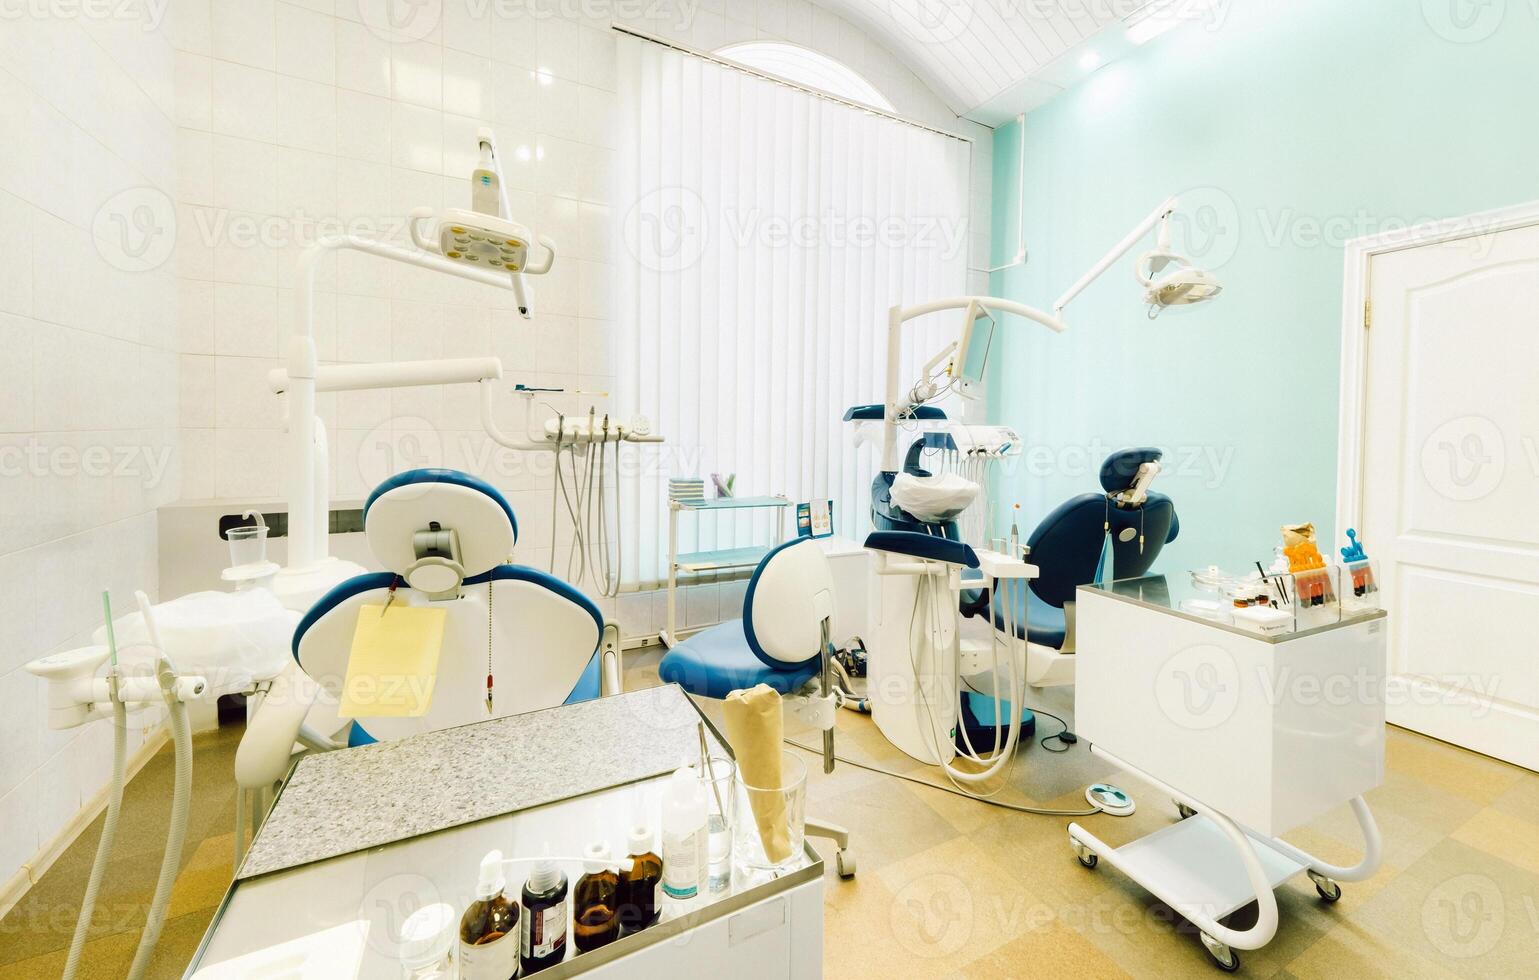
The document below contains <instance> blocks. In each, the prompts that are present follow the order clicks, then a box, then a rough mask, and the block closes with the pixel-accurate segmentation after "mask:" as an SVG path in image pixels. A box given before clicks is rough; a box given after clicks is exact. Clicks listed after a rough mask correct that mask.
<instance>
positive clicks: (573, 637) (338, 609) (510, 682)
mask: <svg viewBox="0 0 1539 980" xmlns="http://www.w3.org/2000/svg"><path fill="white" fill-rule="evenodd" d="M363 512H364V533H365V535H366V536H367V537H368V541H369V548H370V550H371V551H373V552H374V555H375V557H376V558H377V559H378V560H379V562H380V564H382V565H384V566H385V568H386V569H387V571H383V572H368V573H365V574H363V575H356V576H354V577H352V578H350V579H347V580H346V581H344V582H342V583H340V584H338V585H337V586H335V587H334V588H332V589H331V590H330V591H329V592H327V593H326V594H325V595H324V596H322V597H321V598H320V599H319V600H318V601H317V602H316V603H315V605H313V606H312V607H311V608H310V609H309V611H308V612H306V614H305V615H304V617H303V618H302V619H301V620H300V622H299V625H298V627H297V628H296V629H295V631H294V637H293V644H292V646H293V652H294V669H293V670H291V671H289V672H287V673H286V674H284V675H280V677H279V678H278V679H277V680H275V681H274V683H273V688H272V690H271V691H269V693H268V696H267V698H266V699H265V700H264V701H263V703H262V704H261V706H260V707H259V708H258V709H257V710H256V712H255V714H254V716H253V717H252V719H251V721H250V723H249V724H248V726H247V735H246V737H245V738H243V739H242V741H241V745H240V749H239V750H238V751H237V754H236V778H237V781H238V782H239V783H240V785H241V786H242V787H243V788H260V787H264V786H271V785H272V784H273V783H274V782H276V781H277V780H279V779H281V778H282V777H283V774H284V773H285V772H286V770H287V767H288V763H289V755H290V750H291V748H292V746H293V744H294V743H295V741H299V742H301V743H303V744H305V745H306V746H308V747H311V748H318V749H325V748H335V747H340V745H342V744H345V745H347V746H355V745H362V744H367V743H369V742H373V741H377V740H385V739H393V738H402V737H405V736H407V735H413V734H417V733H420V732H428V731H436V730H439V729H443V728H450V727H454V726H457V725H464V724H469V723H471V722H476V721H484V720H486V719H488V718H495V717H502V716H505V715H511V714H518V713H521V712H525V711H532V710H535V709H538V708H547V707H553V706H555V705H559V704H570V703H573V702H577V701H586V700H591V699H593V698H597V697H599V696H601V695H602V694H607V693H616V692H617V690H618V682H619V678H618V673H617V665H618V657H617V650H618V643H617V640H618V636H617V632H618V631H617V630H615V628H614V627H613V626H608V627H606V625H605V623H604V618H603V615H602V614H601V613H600V612H599V609H598V607H597V606H595V605H594V604H593V602H592V601H591V600H590V599H588V597H587V596H585V595H583V594H582V593H581V592H580V591H578V590H577V589H575V588H573V587H572V586H571V585H569V584H567V583H566V582H563V581H561V580H559V579H556V578H553V577H551V576H550V575H547V574H545V573H544V572H541V571H538V570H536V569H533V568H528V567H525V566H523V565H515V564H510V563H508V561H507V558H508V556H509V554H510V553H511V552H512V551H513V546H514V543H515V541H516V540H517V536H518V524H517V521H516V519H515V517H514V515H513V509H512V508H511V507H510V506H509V505H508V502H507V500H506V499H505V498H504V497H503V496H502V494H501V493H499V492H498V491H497V489H496V488H494V487H493V486H491V485H490V484H489V483H486V482H485V481H484V480H480V479H478V478H476V477H474V476H471V475H470V474H467V473H462V472H460V471H458V470H450V469H417V470H410V471H408V472H405V473H400V474H397V475H395V476H392V477H390V478H389V479H388V480H386V481H384V482H383V483H381V484H380V485H379V486H378V487H376V488H375V490H374V492H373V493H371V494H370V495H369V497H368V500H367V502H366V503H365V504H364V509H363ZM387 603H389V604H393V605H400V604H405V605H408V606H428V605H431V606H434V607H435V608H441V609H443V610H445V612H446V613H447V615H446V617H445V626H444V633H443V642H442V648H441V652H440V656H439V662H438V671H437V678H436V681H435V684H434V687H433V691H432V698H431V702H430V704H429V706H428V709H427V711H426V712H425V713H424V714H422V715H421V716H419V717H412V718H406V717H386V716H381V717H366V718H357V719H353V720H352V721H351V722H350V723H348V722H345V721H343V720H335V721H333V720H330V719H328V720H327V722H325V727H326V728H328V729H330V730H328V731H320V732H317V731H313V730H310V729H309V728H308V726H305V727H304V730H302V726H304V722H305V720H306V715H307V713H308V712H309V709H310V707H311V704H312V702H313V701H314V700H315V699H316V698H317V696H318V695H319V694H320V693H321V692H324V693H326V694H328V695H330V696H331V698H333V699H334V698H335V697H336V696H337V695H338V694H339V692H340V690H341V687H342V683H343V680H344V678H345V677H346V676H347V667H348V660H349V655H350V651H351V648H352V641H353V634H354V630H355V629H356V627H357V623H358V617H359V616H360V615H362V614H365V610H364V607H365V606H369V605H372V606H376V607H378V606H384V605H386V604H387ZM374 614H375V615H379V613H378V612H375V613H374ZM488 673H490V675H491V678H490V681H491V684H492V686H491V688H490V690H489V689H488V683H489V678H488ZM489 694H490V697H491V704H490V705H488V695H489ZM312 718H313V716H312Z"/></svg>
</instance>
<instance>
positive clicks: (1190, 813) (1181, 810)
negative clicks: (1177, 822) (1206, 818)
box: [1175, 800, 1197, 820]
mask: <svg viewBox="0 0 1539 980" xmlns="http://www.w3.org/2000/svg"><path fill="white" fill-rule="evenodd" d="M1175 802H1176V813H1178V814H1180V816H1181V819H1182V820H1185V819H1186V818H1187V817H1195V816H1196V815H1197V811H1196V810H1193V809H1192V808H1191V807H1189V806H1187V805H1186V804H1185V803H1182V802H1181V801H1180V800H1177V801H1175Z"/></svg>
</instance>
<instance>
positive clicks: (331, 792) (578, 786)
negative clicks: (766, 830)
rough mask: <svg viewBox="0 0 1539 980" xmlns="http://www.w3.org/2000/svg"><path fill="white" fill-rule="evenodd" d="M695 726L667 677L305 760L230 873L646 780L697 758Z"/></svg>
mask: <svg viewBox="0 0 1539 980" xmlns="http://www.w3.org/2000/svg"><path fill="white" fill-rule="evenodd" d="M702 721H705V719H704V717H703V716H702V715H701V714H700V713H699V711H698V710H697V709H696V708H695V705H694V703H693V702H691V701H690V700H689V696H688V695H686V694H685V693H684V691H683V689H681V688H680V687H678V686H677V685H672V684H670V685H668V686H666V687H659V688H650V689H647V690H642V691H633V692H631V693H628V694H619V695H615V696H613V697H608V698H600V699H599V700H596V701H584V702H581V703H579V704H572V705H562V706H560V707H555V708H546V709H543V710H540V711H531V712H529V713H527V714H522V715H511V716H509V717H506V718H497V719H493V720H490V721H484V722H478V723H476V724H473V725H464V726H461V727H459V728H450V729H445V730H443V731H437V732H429V733H426V734H423V735H414V736H412V737H410V738H403V739H398V740H396V741H392V742H376V743H374V744H373V745H363V746H359V747H358V748H353V749H347V750H344V751H337V752H324V753H319V754H316V755H310V756H306V757H305V758H303V759H301V760H300V762H299V765H298V766H297V767H296V768H295V770H294V773H293V775H292V776H291V777H290V778H289V781H288V783H287V784H286V785H285V786H284V787H283V791H282V792H281V793H280V794H279V795H278V800H277V803H276V804H275V805H274V806H273V809H272V812H271V813H270V814H269V815H268V817H267V820H266V822H265V823H263V825H262V828H261V830H260V832H259V833H258V834H257V836H256V839H255V840H254V841H252V843H251V848H250V850H249V851H248V852H247V854H246V859H245V862H244V863H243V864H242V865H241V867H240V870H239V872H238V873H237V874H236V878H237V879H244V878H252V877H255V876H257V875H264V874H269V873H271V872H274V871H281V870H284V869H286V868H293V867H297V866H299V865H303V864H309V863H311V862H314V861H323V860H326V859H327V858H333V857H337V856H339V855H342V854H349V853H352V852H354V851H361V850H365V849H368V848H372V847H378V846H380V845H382V844H390V843H394V842H396V841H400V840H405V839H407V838H410V837H417V836H420V835H422V834H431V833H434V832H435V831H440V830H444V829H446V828H449V827H456V826H459V825H461V824H467V823H471V822H474V821H477V820H484V819H487V818H489V817H496V816H500V815H502V814H505V813H512V812H515V811H518V810H523V809H527V808H529V807H535V806H540V805H543V804H546V803H553V802H556V801H558V800H565V799H569V798H571V797H574V796H581V795H583V794H585V793H591V792H594V791H596V790H601V789H609V788H611V787H614V786H622V785H625V784H628V783H634V782H637V781H638V780H643V779H649V778H651V777H654V776H657V775H659V774H661V773H664V772H667V771H669V770H672V769H675V768H677V767H678V766H679V764H680V763H681V762H682V761H684V760H686V759H688V760H692V759H696V758H698V757H699V754H700V748H699V735H698V725H699V724H700V723H701V722H702ZM705 724H706V738H707V739H708V740H709V742H710V745H711V748H712V750H713V751H725V749H726V746H725V744H724V743H723V742H722V741H721V739H720V736H719V735H718V733H717V732H716V730H715V729H714V728H713V727H712V726H711V724H710V722H709V721H706V722H705Z"/></svg>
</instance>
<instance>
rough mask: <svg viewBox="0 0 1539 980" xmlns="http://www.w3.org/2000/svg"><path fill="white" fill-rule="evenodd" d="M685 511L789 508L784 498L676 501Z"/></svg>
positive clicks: (727, 498)
mask: <svg viewBox="0 0 1539 980" xmlns="http://www.w3.org/2000/svg"><path fill="white" fill-rule="evenodd" d="M674 503H676V504H678V505H679V506H680V507H683V508H685V509H687V510H748V509H750V508H753V507H789V506H791V501H790V500H789V499H787V498H785V497H711V498H708V499H706V500H676V501H674Z"/></svg>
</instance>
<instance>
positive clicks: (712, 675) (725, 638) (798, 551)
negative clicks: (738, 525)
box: [657, 538, 855, 878]
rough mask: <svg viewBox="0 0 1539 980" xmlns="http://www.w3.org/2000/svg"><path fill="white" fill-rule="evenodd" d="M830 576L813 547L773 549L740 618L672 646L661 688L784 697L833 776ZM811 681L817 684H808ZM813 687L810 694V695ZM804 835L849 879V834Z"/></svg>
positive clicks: (661, 670)
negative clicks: (826, 847)
mask: <svg viewBox="0 0 1539 980" xmlns="http://www.w3.org/2000/svg"><path fill="white" fill-rule="evenodd" d="M833 615H834V582H833V574H832V572H831V571H830V570H829V567H828V557H827V556H826V555H825V554H824V553H823V549H822V548H821V547H819V546H818V544H817V542H815V541H813V540H811V539H809V538H797V539H795V540H792V541H787V542H785V543H784V544H781V545H779V546H778V547H776V548H774V549H772V550H771V551H770V552H769V554H767V555H765V556H764V557H763V558H762V559H760V561H759V565H758V567H757V568H755V569H754V571H753V577H752V578H750V579H749V580H748V593H747V595H746V596H744V598H743V616H742V618H741V619H733V620H729V621H727V622H724V623H718V624H717V625H715V626H711V627H709V628H707V629H704V630H701V631H700V632H698V633H696V634H694V635H693V636H691V637H689V638H688V639H686V640H683V641H682V642H680V643H677V644H675V645H674V646H673V647H672V648H671V649H670V650H669V651H668V652H667V653H666V654H665V655H664V656H663V659H662V663H661V664H659V665H658V671H657V672H658V676H659V677H661V678H662V680H663V682H664V683H670V684H677V685H679V686H680V687H682V688H683V689H684V690H686V691H688V692H689V693H690V694H693V695H696V696H698V697H706V698H718V699H719V698H725V697H726V696H727V695H728V694H730V693H732V692H733V691H737V690H742V689H745V688H750V687H753V686H755V685H757V684H767V685H769V686H770V687H772V688H774V689H775V690H776V691H778V692H780V694H781V696H782V697H783V698H784V699H785V701H784V702H783V707H784V710H785V712H786V714H787V715H788V717H789V718H790V719H792V720H798V721H801V722H803V723H805V724H810V725H812V726H815V727H817V728H819V729H821V730H822V732H823V771H824V772H833V771H834V715H835V711H836V701H835V698H834V694H833V675H832V664H831V661H830V656H831V654H832V651H833V644H832V642H831V641H830V638H829V624H830V623H831V621H832V619H833ZM814 681H816V683H814ZM814 689H815V691H814ZM806 827H807V833H808V834H809V835H810V836H813V837H823V838H826V839H829V840H832V841H833V842H834V845H835V847H837V848H838V853H837V854H836V856H835V867H836V868H837V869H838V872H839V876H840V877H841V878H853V877H854V876H855V857H854V855H853V854H852V853H850V850H849V848H850V834H849V831H847V830H846V829H845V828H843V827H840V826H837V825H835V824H831V823H826V822H824V821H820V820H816V819H814V818H813V817H810V816H809V817H807V818H806Z"/></svg>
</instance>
